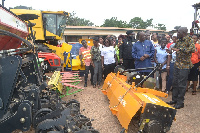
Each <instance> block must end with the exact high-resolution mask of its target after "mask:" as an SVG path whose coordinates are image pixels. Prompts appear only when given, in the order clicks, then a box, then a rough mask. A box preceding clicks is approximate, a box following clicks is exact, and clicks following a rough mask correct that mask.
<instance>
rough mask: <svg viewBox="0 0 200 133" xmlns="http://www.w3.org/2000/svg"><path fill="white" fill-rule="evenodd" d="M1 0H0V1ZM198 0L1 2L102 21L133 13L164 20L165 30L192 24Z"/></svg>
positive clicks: (134, 15)
mask: <svg viewBox="0 0 200 133" xmlns="http://www.w3.org/2000/svg"><path fill="white" fill-rule="evenodd" d="M1 1H2V0H0V3H1ZM199 2H200V1H199V0H165V1H164V0H5V1H4V6H5V7H7V8H9V7H15V6H19V5H23V6H28V7H32V8H33V9H36V10H48V11H66V12H69V13H70V12H73V11H74V12H75V13H76V16H78V17H79V18H85V19H87V20H90V21H91V22H93V23H94V24H95V25H98V26H100V25H102V24H103V23H104V20H105V19H110V18H111V17H117V19H118V20H123V21H126V22H129V21H130V20H131V19H132V18H134V17H141V18H142V19H143V20H144V21H146V20H147V19H150V18H153V24H154V25H155V24H157V23H161V24H165V26H166V27H167V30H168V31H170V30H173V29H174V27H175V26H183V27H188V30H189V29H190V28H191V26H192V21H194V8H193V7H192V5H193V4H196V3H199Z"/></svg>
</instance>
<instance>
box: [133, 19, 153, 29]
mask: <svg viewBox="0 0 200 133" xmlns="http://www.w3.org/2000/svg"><path fill="white" fill-rule="evenodd" d="M152 21H153V19H152V18H151V19H147V20H146V21H144V20H143V19H142V18H141V17H134V18H132V19H131V20H130V22H129V26H131V27H132V28H135V29H146V28H147V27H149V26H152Z"/></svg>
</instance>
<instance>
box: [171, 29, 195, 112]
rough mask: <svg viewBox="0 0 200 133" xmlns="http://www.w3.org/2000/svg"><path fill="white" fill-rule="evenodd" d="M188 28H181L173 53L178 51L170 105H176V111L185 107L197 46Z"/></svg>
mask: <svg viewBox="0 0 200 133" xmlns="http://www.w3.org/2000/svg"><path fill="white" fill-rule="evenodd" d="M187 32H188V29H187V27H180V28H179V29H178V33H177V38H178V40H177V42H176V44H175V46H174V48H171V49H172V50H173V51H176V62H175V65H174V77H173V83H172V88H173V90H172V101H170V102H167V103H168V104H175V105H174V108H175V109H180V108H183V107H184V96H185V91H186V84H187V78H188V73H189V70H190V68H192V66H193V64H192V62H191V56H192V53H193V52H195V45H194V43H193V40H192V38H190V37H189V36H188V35H187Z"/></svg>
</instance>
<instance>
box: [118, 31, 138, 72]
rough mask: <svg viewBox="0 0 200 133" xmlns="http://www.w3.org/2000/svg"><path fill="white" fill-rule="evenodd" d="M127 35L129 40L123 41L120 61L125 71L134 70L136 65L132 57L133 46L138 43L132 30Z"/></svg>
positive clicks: (120, 49)
mask: <svg viewBox="0 0 200 133" xmlns="http://www.w3.org/2000/svg"><path fill="white" fill-rule="evenodd" d="M126 34H127V38H126V39H124V40H123V43H122V45H121V46H120V47H119V59H120V63H123V66H124V67H125V69H134V68H135V64H134V59H133V57H132V46H133V44H134V43H135V42H136V39H135V33H134V32H133V31H132V30H128V31H127V32H126Z"/></svg>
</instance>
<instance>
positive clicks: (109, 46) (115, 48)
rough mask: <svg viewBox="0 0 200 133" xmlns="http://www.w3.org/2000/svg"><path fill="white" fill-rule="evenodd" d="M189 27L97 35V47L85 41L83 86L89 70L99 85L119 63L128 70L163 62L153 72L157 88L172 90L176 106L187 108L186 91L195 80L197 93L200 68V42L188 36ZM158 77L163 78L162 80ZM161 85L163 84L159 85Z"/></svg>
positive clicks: (92, 81)
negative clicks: (165, 31) (171, 31)
mask: <svg viewBox="0 0 200 133" xmlns="http://www.w3.org/2000/svg"><path fill="white" fill-rule="evenodd" d="M187 32H188V30H187V28H186V27H181V28H180V29H178V31H177V33H174V34H173V35H171V36H170V35H165V34H158V33H150V32H149V31H145V32H144V31H141V32H138V33H137V35H135V33H134V32H133V31H132V30H129V31H127V32H126V35H119V36H118V38H117V37H115V36H112V35H111V36H110V35H108V36H106V37H105V38H103V37H94V38H93V43H94V46H92V47H91V46H88V45H87V42H86V41H85V40H82V45H83V47H82V48H80V51H79V56H80V60H81V65H85V75H84V81H85V84H84V87H87V80H88V73H89V71H90V72H91V79H90V81H91V84H92V85H93V87H94V88H96V86H98V87H99V86H100V84H101V82H102V79H105V78H106V77H107V75H108V74H109V73H110V72H114V69H115V66H116V65H118V64H120V65H123V66H124V67H125V69H137V68H147V67H153V66H155V65H157V64H160V66H161V67H160V69H159V70H158V71H156V73H155V74H154V75H151V76H152V77H154V78H155V79H156V86H155V88H157V89H159V88H162V89H161V90H162V91H163V92H166V93H169V91H170V90H172V101H170V102H169V104H175V106H174V107H175V108H176V109H179V108H182V107H184V96H185V92H186V91H187V89H188V86H190V82H189V81H193V91H192V94H193V95H196V86H197V83H198V73H199V72H198V67H199V61H200V59H199V58H200V54H199V53H200V45H199V44H198V36H197V35H193V36H189V35H188V34H187ZM151 71H152V70H151V69H143V70H140V71H139V73H141V74H142V75H149V73H150V72H151ZM159 77H161V79H162V80H161V82H162V84H160V80H159ZM160 86H161V87H160Z"/></svg>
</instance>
